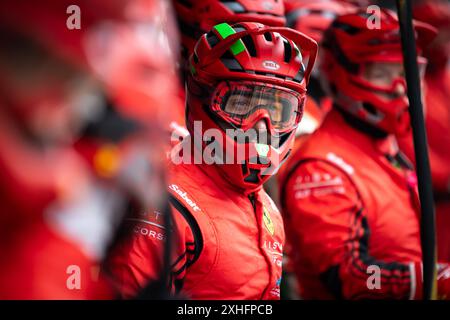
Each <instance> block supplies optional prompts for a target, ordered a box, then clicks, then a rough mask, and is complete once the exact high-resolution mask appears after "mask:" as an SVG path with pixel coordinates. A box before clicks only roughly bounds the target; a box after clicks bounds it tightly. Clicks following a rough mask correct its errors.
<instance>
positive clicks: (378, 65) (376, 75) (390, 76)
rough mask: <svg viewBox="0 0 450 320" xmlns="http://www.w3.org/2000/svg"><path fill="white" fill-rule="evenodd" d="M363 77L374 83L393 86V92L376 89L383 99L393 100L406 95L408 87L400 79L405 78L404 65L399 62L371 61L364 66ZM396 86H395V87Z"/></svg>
mask: <svg viewBox="0 0 450 320" xmlns="http://www.w3.org/2000/svg"><path fill="white" fill-rule="evenodd" d="M362 76H363V78H364V79H365V80H367V81H368V82H370V83H371V84H372V85H374V86H377V87H383V88H387V89H388V88H392V89H393V90H392V91H391V92H389V93H388V92H382V91H374V93H375V94H376V95H378V96H379V97H380V98H382V99H383V100H392V99H395V98H399V97H402V96H405V95H406V88H405V86H404V85H402V84H401V82H396V81H398V80H399V79H404V78H405V72H404V69H403V65H402V64H401V63H397V62H371V63H367V64H366V65H365V67H364V70H363V74H362ZM393 86H394V87H393Z"/></svg>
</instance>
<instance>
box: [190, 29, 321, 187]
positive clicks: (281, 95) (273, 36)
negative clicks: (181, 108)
mask: <svg viewBox="0 0 450 320" xmlns="http://www.w3.org/2000/svg"><path fill="white" fill-rule="evenodd" d="M316 55H317V43H316V42H315V41H314V40H313V39H311V38H309V37H308V36H306V35H304V34H302V33H300V32H297V31H295V30H292V29H289V28H283V27H268V26H264V25H262V24H259V23H250V22H247V23H240V24H235V25H232V26H231V25H229V24H227V23H222V24H219V25H216V26H215V27H214V28H213V29H212V30H211V31H210V32H209V33H207V34H204V35H203V36H202V37H201V38H200V40H199V41H198V43H197V45H196V46H195V50H194V53H193V54H192V55H191V57H190V60H189V61H190V68H191V74H190V76H189V77H188V83H187V121H186V123H187V128H188V130H189V132H190V133H191V136H192V137H194V141H195V140H196V139H197V141H198V138H199V137H198V136H199V135H200V134H201V135H202V137H200V139H202V138H204V137H205V136H206V133H207V131H208V130H209V129H213V130H216V131H217V130H219V132H221V133H223V134H221V135H220V137H219V138H217V137H215V140H214V141H215V142H216V143H218V144H219V145H220V148H219V149H220V152H219V153H221V154H220V156H221V157H222V158H221V160H222V162H216V163H220V164H221V165H220V166H219V168H220V170H221V172H223V173H224V175H225V177H226V178H227V179H228V180H229V181H230V182H231V183H232V184H233V185H235V186H237V187H239V188H241V189H244V190H247V191H248V190H256V189H257V188H259V187H260V186H261V185H262V184H263V183H264V182H265V181H266V180H267V179H268V178H269V177H270V176H271V175H273V174H274V173H276V172H277V170H278V168H279V167H280V165H281V164H282V163H283V161H284V160H285V159H286V158H287V156H288V155H289V153H290V150H291V148H292V143H293V141H294V136H295V130H296V128H297V125H298V123H299V122H300V120H301V116H302V113H303V105H304V101H305V97H306V85H307V83H308V80H309V76H310V74H311V70H312V67H313V65H314V61H315V59H316ZM261 119H262V120H264V121H265V123H266V125H267V131H269V132H270V135H271V137H277V138H278V139H279V143H278V145H277V146H274V145H273V143H265V144H264V143H262V142H261V141H260V139H257V140H256V141H255V140H254V141H252V139H251V138H249V140H245V141H239V139H236V137H233V136H231V135H230V134H229V131H228V130H227V129H226V128H229V129H232V130H235V131H232V132H236V130H237V131H239V130H240V132H241V133H243V132H249V131H250V130H249V129H251V128H253V127H254V126H255V124H256V123H257V122H258V121H260V120H261ZM196 121H201V125H202V127H201V131H198V130H196V128H195V122H196ZM200 141H204V140H203V139H202V140H200ZM196 147H197V148H202V150H205V149H206V148H208V143H207V142H202V144H201V145H197V146H196ZM240 150H244V151H245V152H243V154H242V153H241V152H240ZM225 156H226V159H227V160H226V161H225V159H224V158H225ZM230 159H231V161H229V160H230ZM219 161H220V160H219Z"/></svg>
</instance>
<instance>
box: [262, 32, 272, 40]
mask: <svg viewBox="0 0 450 320" xmlns="http://www.w3.org/2000/svg"><path fill="white" fill-rule="evenodd" d="M264 38H265V39H266V40H267V41H273V39H272V34H271V33H270V32H266V33H264Z"/></svg>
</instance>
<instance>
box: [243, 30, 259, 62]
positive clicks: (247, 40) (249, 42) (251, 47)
mask: <svg viewBox="0 0 450 320" xmlns="http://www.w3.org/2000/svg"><path fill="white" fill-rule="evenodd" d="M242 41H243V42H244V44H245V47H246V48H247V52H248V53H249V54H250V56H252V57H256V47H255V43H254V42H253V39H252V37H251V36H249V35H246V36H245V37H243V38H242Z"/></svg>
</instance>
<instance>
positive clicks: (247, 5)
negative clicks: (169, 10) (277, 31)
mask: <svg viewBox="0 0 450 320" xmlns="http://www.w3.org/2000/svg"><path fill="white" fill-rule="evenodd" d="M173 4H174V8H175V11H176V14H177V18H178V24H179V28H180V32H181V44H182V46H183V50H185V56H187V57H188V56H189V55H190V54H191V53H192V51H193V49H194V46H195V44H196V43H197V40H198V39H199V38H200V37H201V36H202V35H203V34H204V33H206V32H208V31H209V30H211V28H212V27H213V26H215V25H216V24H219V23H222V22H228V23H237V22H245V21H252V22H259V23H262V24H265V25H268V26H284V24H285V21H286V20H285V17H284V5H283V1H281V0H231V1H228V0H227V1H223V0H202V1H198V0H173Z"/></svg>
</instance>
